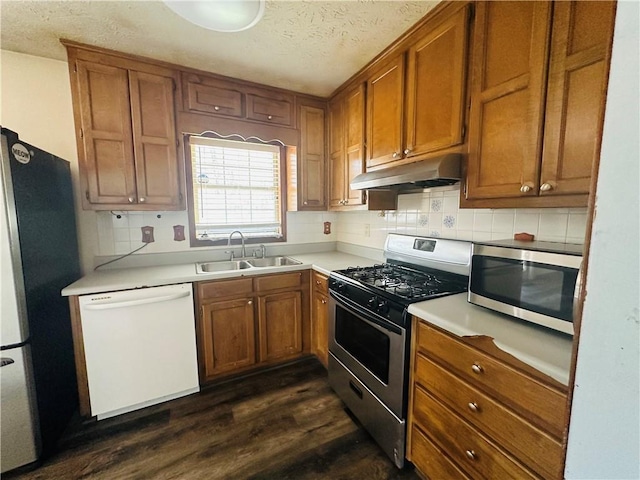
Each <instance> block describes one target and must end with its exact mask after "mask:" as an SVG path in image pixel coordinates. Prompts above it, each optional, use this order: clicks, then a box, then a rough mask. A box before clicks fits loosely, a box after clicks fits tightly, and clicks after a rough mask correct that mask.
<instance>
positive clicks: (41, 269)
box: [0, 127, 80, 472]
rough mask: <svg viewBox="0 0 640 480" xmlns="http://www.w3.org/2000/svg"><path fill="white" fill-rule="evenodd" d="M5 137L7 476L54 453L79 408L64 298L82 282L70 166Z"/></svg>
mask: <svg viewBox="0 0 640 480" xmlns="http://www.w3.org/2000/svg"><path fill="white" fill-rule="evenodd" d="M0 128H1V127H0ZM1 130H2V135H1V141H2V153H1V157H0V160H1V167H2V182H1V183H0V188H1V191H0V196H1V198H2V200H1V201H2V208H0V215H1V217H2V218H0V245H1V247H2V248H1V257H0V261H1V264H0V272H1V278H0V280H1V282H2V283H1V292H2V297H1V301H2V302H1V311H0V345H1V349H2V351H1V352H0V353H1V357H2V361H1V365H2V366H1V367H0V380H1V382H2V385H1V388H0V395H1V397H2V399H1V402H2V403H1V406H0V407H1V408H0V410H1V416H2V418H1V419H0V426H1V430H2V431H1V439H0V444H1V454H0V466H1V471H2V472H6V471H9V470H13V469H15V468H17V467H21V466H23V465H27V464H33V463H34V462H38V461H39V460H40V459H42V458H44V457H46V456H47V455H49V454H50V453H51V452H53V451H54V450H55V447H56V442H57V440H58V439H59V437H60V435H61V434H62V432H63V431H64V429H65V428H66V427H67V425H68V423H69V420H70V418H71V416H72V415H73V413H74V412H75V410H76V409H77V405H78V397H77V386H76V376H75V364H74V354H73V340H72V335H71V321H70V315H69V304H68V300H67V298H64V297H62V296H61V295H60V291H61V290H62V288H64V287H65V286H67V285H69V284H70V283H72V282H74V281H75V280H77V279H78V278H79V277H80V265H79V260H78V243H77V236H76V221H75V211H74V201H73V189H72V184H71V174H70V168H69V162H67V161H65V160H62V159H60V158H57V157H55V156H54V155H52V154H50V153H47V152H45V151H43V150H40V149H38V148H36V147H34V146H33V145H29V144H27V143H25V142H22V141H20V139H19V138H18V134H16V133H15V132H13V131H11V130H8V129H6V128H1ZM35 464H36V465H37V463H35Z"/></svg>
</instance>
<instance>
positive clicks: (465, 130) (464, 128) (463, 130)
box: [462, 125, 467, 142]
mask: <svg viewBox="0 0 640 480" xmlns="http://www.w3.org/2000/svg"><path fill="white" fill-rule="evenodd" d="M466 134H467V126H466V125H462V141H463V142H464V138H465V137H464V136H465V135H466Z"/></svg>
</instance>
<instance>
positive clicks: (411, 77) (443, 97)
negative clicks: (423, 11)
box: [366, 4, 470, 170]
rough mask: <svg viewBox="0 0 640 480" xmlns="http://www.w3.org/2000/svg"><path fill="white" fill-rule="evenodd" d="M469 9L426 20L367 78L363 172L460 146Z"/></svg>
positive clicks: (461, 6)
mask: <svg viewBox="0 0 640 480" xmlns="http://www.w3.org/2000/svg"><path fill="white" fill-rule="evenodd" d="M469 9H470V6H469V5H463V4H461V5H460V7H459V8H457V10H456V11H455V12H454V13H451V14H449V15H448V16H447V17H446V18H444V19H442V18H440V17H438V18H435V19H434V20H433V21H431V22H427V23H426V24H425V25H424V26H423V27H422V28H421V30H420V31H419V32H418V34H416V38H418V39H417V40H416V41H415V42H414V43H413V44H411V46H410V47H409V49H408V51H406V52H403V53H401V54H399V55H396V56H395V57H393V58H391V59H390V60H388V61H387V62H385V63H384V64H383V65H382V66H380V67H379V68H377V69H376V70H375V71H374V72H372V74H371V75H370V77H369V79H368V80H367V160H366V168H367V170H376V169H379V168H385V167H388V166H391V165H400V164H404V163H411V162H414V161H417V160H419V159H420V158H421V157H424V156H427V155H428V154H430V153H432V152H436V151H438V150H442V149H445V148H448V147H453V146H455V145H459V144H461V143H462V142H463V128H464V110H465V109H464V107H465V101H464V98H465V97H464V95H465V84H466V82H465V79H466V58H467V36H468V25H469Z"/></svg>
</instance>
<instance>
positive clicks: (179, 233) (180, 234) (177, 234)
mask: <svg viewBox="0 0 640 480" xmlns="http://www.w3.org/2000/svg"><path fill="white" fill-rule="evenodd" d="M184 239H185V238H184V225H174V226H173V240H174V241H175V242H182V241H183V240H184Z"/></svg>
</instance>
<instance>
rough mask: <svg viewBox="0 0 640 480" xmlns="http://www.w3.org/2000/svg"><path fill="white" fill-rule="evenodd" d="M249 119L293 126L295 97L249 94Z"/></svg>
mask: <svg viewBox="0 0 640 480" xmlns="http://www.w3.org/2000/svg"><path fill="white" fill-rule="evenodd" d="M247 118H249V119H251V120H258V121H260V122H265V123H273V124H277V125H285V126H291V125H293V120H294V114H293V97H291V96H289V95H284V94H283V95H278V94H275V93H274V94H273V95H269V94H268V93H265V94H263V95H256V94H252V93H249V94H247Z"/></svg>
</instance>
